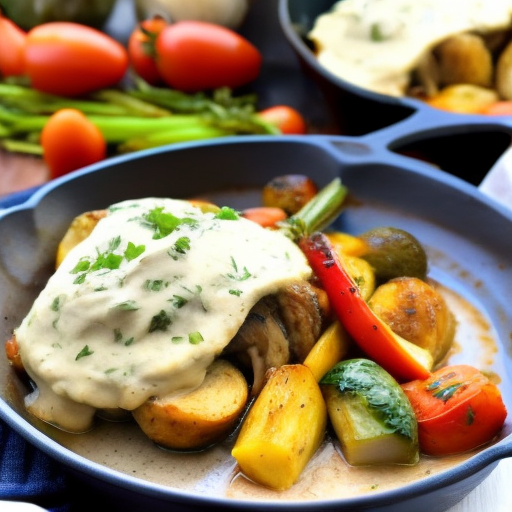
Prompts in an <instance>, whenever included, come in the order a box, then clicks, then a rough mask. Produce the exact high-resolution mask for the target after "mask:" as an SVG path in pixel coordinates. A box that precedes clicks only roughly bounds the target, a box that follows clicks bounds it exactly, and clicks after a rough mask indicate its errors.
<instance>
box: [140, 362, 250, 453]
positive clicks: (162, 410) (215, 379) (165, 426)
mask: <svg viewBox="0 0 512 512" xmlns="http://www.w3.org/2000/svg"><path fill="white" fill-rule="evenodd" d="M248 396H249V390H248V385H247V381H246V380H245V377H244V376H243V374H242V373H241V372H240V371H239V370H238V369H237V368H236V367H235V366H234V365H233V364H231V363H230V362H228V361H226V360H224V359H217V360H215V361H214V362H213V363H212V364H211V366H210V367H209V369H208V371H207V373H206V377H205V379H204V381H203V383H202V384H201V386H199V387H198V388H197V389H196V390H194V391H192V392H191V393H187V394H185V395H181V396H176V397H172V398H166V397H163V398H154V399H150V400H148V401H146V402H145V403H144V404H143V405H141V406H140V407H138V408H137V409H135V410H134V411H133V412H132V414H133V417H134V418H135V421H136V422H137V423H138V424H139V426H140V428H141V429H142V431H143V432H144V433H145V434H146V435H147V436H148V437H149V438H150V439H151V440H152V441H154V442H155V443H156V444H157V445H159V446H162V447H164V448H168V449H172V450H183V451H187V450H191V451H196V450H202V449H205V448H207V447H209V446H211V445H213V444H215V443H217V442H220V441H222V440H223V439H225V438H226V437H227V436H228V435H229V434H230V433H231V432H232V431H233V430H234V429H235V428H236V424H237V422H238V420H239V418H240V416H241V415H242V413H243V412H244V410H245V406H246V403H247V398H248Z"/></svg>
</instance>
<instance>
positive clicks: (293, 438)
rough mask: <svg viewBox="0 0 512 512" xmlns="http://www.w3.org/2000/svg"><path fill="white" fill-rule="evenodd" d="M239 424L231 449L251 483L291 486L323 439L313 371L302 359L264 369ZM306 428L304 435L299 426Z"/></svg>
mask: <svg viewBox="0 0 512 512" xmlns="http://www.w3.org/2000/svg"><path fill="white" fill-rule="evenodd" d="M269 372H270V375H269V378H268V380H267V382H266V384H265V387H264V388H263V390H262V391H261V393H260V395H259V396H258V398H257V399H256V401H255V402H254V404H253V406H252V407H251V409H250V411H249V413H248V415H247V417H246V418H245V420H244V423H243V424H242V428H241V430H240V433H239V435H238V438H237V441H236V443H235V446H234V447H233V450H232V455H233V457H234V458H235V459H236V461H237V462H238V465H239V467H240V470H241V471H242V473H243V474H245V475H246V476H247V477H248V478H250V479H251V480H253V481H254V482H256V483H259V484H261V485H264V486H266V487H270V488H272V489H277V490H285V489H288V488H290V487H291V486H292V485H293V484H294V483H295V482H296V481H297V480H298V479H299V477H300V474H301V473H302V470H303V469H304V468H305V466H306V464H307V463H308V462H309V460H310V459H311V457H313V455H314V453H315V452H316V450H317V449H318V447H319V446H320V444H321V443H322V440H323V438H324V434H325V428H326V424H327V407H326V405H325V401H324V399H323V396H322V393H321V391H320V387H319V385H318V383H317V381H316V378H315V376H314V375H313V373H312V372H311V370H310V369H309V368H307V367H306V366H304V365H301V364H292V365H284V366H281V367H280V368H276V369H271V370H269ZM306 428H307V435H304V431H305V430H304V429H306Z"/></svg>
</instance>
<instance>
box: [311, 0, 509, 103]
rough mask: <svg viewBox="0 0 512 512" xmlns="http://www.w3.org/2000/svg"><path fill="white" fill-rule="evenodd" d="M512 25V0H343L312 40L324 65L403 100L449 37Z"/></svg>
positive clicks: (316, 29)
mask: <svg viewBox="0 0 512 512" xmlns="http://www.w3.org/2000/svg"><path fill="white" fill-rule="evenodd" d="M511 24H512V0H341V1H339V2H338V3H336V4H335V5H334V7H333V9H332V10H331V11H330V12H328V13H325V14H323V15H321V16H319V17H318V18H317V20H316V22H315V25H314V27H313V29H312V30H311V31H310V33H309V38H310V39H311V40H312V41H313V42H314V43H315V45H316V48H317V50H318V53H317V57H318V60H319V62H320V63H321V64H322V65H323V66H325V67H326V68H327V69H328V70H329V71H331V72H332V73H333V74H335V75H337V76H339V77H340V78H343V79H345V80H346V81H348V82H351V83H353V84H355V85H358V86H360V87H363V88H366V89H369V90H372V91H375V92H379V93H382V94H388V95H392V96H402V95H403V94H404V93H405V91H406V88H407V86H408V85H409V77H410V72H411V71H412V70H413V69H414V68H416V67H417V65H418V63H419V62H420V60H421V57H422V56H423V55H424V54H425V52H426V51H429V50H430V49H432V48H433V47H434V46H435V45H436V44H437V43H439V42H440V41H442V40H443V39H445V38H447V37H448V36H451V35H454V34H457V33H461V32H465V31H468V30H475V31H478V32H481V33H487V32H491V31H493V30H498V29H503V28H506V27H509V26H511Z"/></svg>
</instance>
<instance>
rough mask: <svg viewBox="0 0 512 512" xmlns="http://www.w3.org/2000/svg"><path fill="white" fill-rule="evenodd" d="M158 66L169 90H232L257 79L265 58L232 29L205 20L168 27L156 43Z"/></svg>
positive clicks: (183, 22)
mask: <svg viewBox="0 0 512 512" xmlns="http://www.w3.org/2000/svg"><path fill="white" fill-rule="evenodd" d="M156 51H157V66H158V69H159V71H160V74H161V75H162V78H163V79H164V81H165V83H166V84H167V85H168V86H169V87H173V88H175V89H179V90H181V91H185V92H197V91H201V90H209V89H216V88H218V87H224V86H226V87H230V88H232V89H235V88H237V87H240V86H242V85H246V84H248V83H250V82H252V81H253V80H254V79H256V78H257V77H258V75H259V73H260V69H261V64H262V56H261V53H260V52H259V50H258V49H257V48H256V47H255V46H253V45H252V44H251V43H250V42H249V41H248V40H247V39H245V38H244V37H242V36H241V35H239V34H237V33H236V32H234V31H233V30H231V29H228V28H225V27H221V26H219V25H215V24H213V23H207V22H202V21H180V22H177V23H172V24H170V25H169V26H167V27H166V28H165V29H164V30H163V31H162V32H161V33H160V35H159V36H158V39H157V41H156Z"/></svg>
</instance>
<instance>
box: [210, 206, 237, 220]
mask: <svg viewBox="0 0 512 512" xmlns="http://www.w3.org/2000/svg"><path fill="white" fill-rule="evenodd" d="M215 218H216V219H221V220H238V219H239V218H240V215H239V214H238V212H237V211H236V210H233V208H229V207H228V206H223V207H222V208H221V209H220V211H219V212H218V213H217V214H216V215H215Z"/></svg>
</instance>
